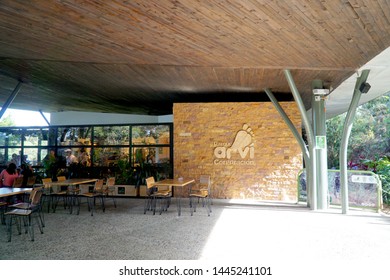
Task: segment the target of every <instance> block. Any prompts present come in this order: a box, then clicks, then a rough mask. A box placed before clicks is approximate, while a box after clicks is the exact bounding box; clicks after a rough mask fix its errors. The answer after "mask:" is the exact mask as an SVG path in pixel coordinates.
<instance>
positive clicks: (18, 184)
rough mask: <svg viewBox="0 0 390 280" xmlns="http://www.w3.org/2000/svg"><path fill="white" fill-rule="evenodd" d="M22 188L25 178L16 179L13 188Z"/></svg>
mask: <svg viewBox="0 0 390 280" xmlns="http://www.w3.org/2000/svg"><path fill="white" fill-rule="evenodd" d="M22 186H23V176H19V177H16V178H15V180H14V183H13V185H12V187H13V188H21V187H22Z"/></svg>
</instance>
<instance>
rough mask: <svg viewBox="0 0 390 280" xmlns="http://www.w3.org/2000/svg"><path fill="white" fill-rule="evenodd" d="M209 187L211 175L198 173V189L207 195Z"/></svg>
mask: <svg viewBox="0 0 390 280" xmlns="http://www.w3.org/2000/svg"><path fill="white" fill-rule="evenodd" d="M210 188H211V177H210V175H200V177H199V189H200V190H201V191H202V193H203V195H208V194H209V193H210Z"/></svg>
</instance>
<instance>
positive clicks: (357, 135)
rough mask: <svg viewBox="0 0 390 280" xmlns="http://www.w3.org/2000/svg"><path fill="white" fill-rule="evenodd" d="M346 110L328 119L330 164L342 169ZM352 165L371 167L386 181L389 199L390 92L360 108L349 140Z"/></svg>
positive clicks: (332, 166) (365, 168)
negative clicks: (340, 157)
mask: <svg viewBox="0 0 390 280" xmlns="http://www.w3.org/2000/svg"><path fill="white" fill-rule="evenodd" d="M345 117H346V113H344V114H342V115H339V116H336V117H334V118H332V119H330V120H328V121H327V123H326V125H327V145H328V167H329V168H336V169H339V168H340V161H339V156H340V155H339V152H340V142H341V136H342V132H343V126H344V121H345ZM347 157H348V167H349V168H352V167H357V168H358V169H364V170H370V171H373V172H375V173H377V174H378V175H379V177H380V178H381V181H382V187H383V190H384V191H385V192H384V195H383V198H384V201H385V202H387V203H388V202H389V199H390V194H386V192H387V193H389V192H390V174H389V172H390V161H389V158H390V93H387V94H385V95H382V96H380V97H378V98H376V99H374V100H371V101H369V102H367V103H365V104H363V105H361V106H359V107H358V108H357V111H356V116H355V119H354V122H353V126H352V131H351V135H350V138H349V142H348V153H347Z"/></svg>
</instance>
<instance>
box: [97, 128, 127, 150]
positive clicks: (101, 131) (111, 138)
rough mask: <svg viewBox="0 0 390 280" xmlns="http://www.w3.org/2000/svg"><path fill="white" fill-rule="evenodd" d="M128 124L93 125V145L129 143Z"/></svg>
mask: <svg viewBox="0 0 390 280" xmlns="http://www.w3.org/2000/svg"><path fill="white" fill-rule="evenodd" d="M129 134H130V132H129V126H128V125H126V126H96V127H94V145H129Z"/></svg>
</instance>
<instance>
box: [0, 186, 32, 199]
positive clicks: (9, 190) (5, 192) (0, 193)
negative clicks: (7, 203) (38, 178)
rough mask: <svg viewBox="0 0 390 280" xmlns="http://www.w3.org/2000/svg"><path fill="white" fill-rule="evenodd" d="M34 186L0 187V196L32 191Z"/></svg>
mask: <svg viewBox="0 0 390 280" xmlns="http://www.w3.org/2000/svg"><path fill="white" fill-rule="evenodd" d="M31 190H32V188H0V197H7V196H13V195H17V194H25V193H30V192H31Z"/></svg>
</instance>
